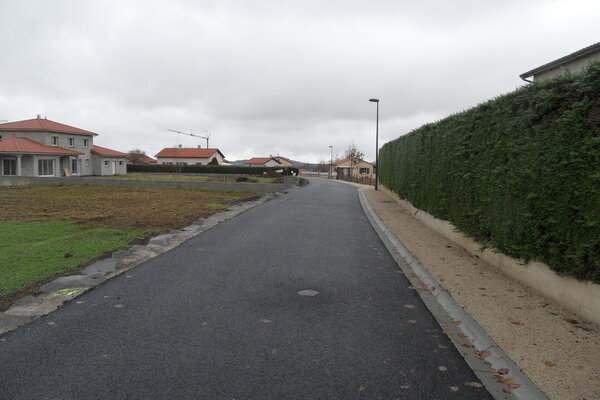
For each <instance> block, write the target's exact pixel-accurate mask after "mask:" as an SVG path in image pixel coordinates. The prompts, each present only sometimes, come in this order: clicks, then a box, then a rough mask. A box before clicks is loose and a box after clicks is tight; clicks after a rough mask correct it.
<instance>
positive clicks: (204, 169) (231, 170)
mask: <svg viewBox="0 0 600 400" xmlns="http://www.w3.org/2000/svg"><path fill="white" fill-rule="evenodd" d="M278 170H283V175H291V174H292V173H294V174H296V175H298V168H294V167H242V166H239V167H238V166H234V165H181V166H180V165H169V164H128V165H127V172H163V173H165V172H168V173H177V172H181V173H185V174H223V175H228V174H233V175H262V174H263V173H264V172H273V171H278Z"/></svg>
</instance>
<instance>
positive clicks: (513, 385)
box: [506, 382, 521, 389]
mask: <svg viewBox="0 0 600 400" xmlns="http://www.w3.org/2000/svg"><path fill="white" fill-rule="evenodd" d="M506 386H508V387H509V388H511V389H516V388H518V387H521V385H519V384H518V383H513V382H509V383H507V384H506Z"/></svg>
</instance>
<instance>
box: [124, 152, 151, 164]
mask: <svg viewBox="0 0 600 400" xmlns="http://www.w3.org/2000/svg"><path fill="white" fill-rule="evenodd" d="M127 163H128V164H156V160H155V159H154V158H152V157H150V156H147V155H146V154H143V153H128V154H127Z"/></svg>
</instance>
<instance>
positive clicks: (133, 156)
mask: <svg viewBox="0 0 600 400" xmlns="http://www.w3.org/2000/svg"><path fill="white" fill-rule="evenodd" d="M145 156H146V152H145V151H143V150H140V149H133V150H130V151H129V153H128V154H127V159H128V160H129V161H130V162H132V163H133V164H138V163H141V162H142V160H143V159H144V157H145Z"/></svg>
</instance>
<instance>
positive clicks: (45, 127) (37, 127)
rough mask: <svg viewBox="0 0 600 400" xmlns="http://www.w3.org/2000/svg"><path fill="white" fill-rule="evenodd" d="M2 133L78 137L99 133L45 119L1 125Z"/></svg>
mask: <svg viewBox="0 0 600 400" xmlns="http://www.w3.org/2000/svg"><path fill="white" fill-rule="evenodd" d="M0 131H28V132H30V131H42V132H59V133H74V134H77V135H89V136H96V135H98V134H97V133H94V132H90V131H86V130H83V129H79V128H75V127H73V126H69V125H65V124H61V123H59V122H55V121H51V120H49V119H45V118H34V119H27V120H24V121H15V122H7V123H4V124H0Z"/></svg>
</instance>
